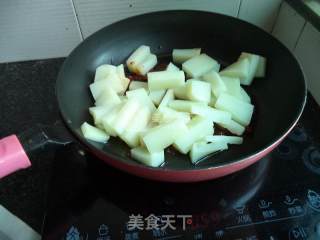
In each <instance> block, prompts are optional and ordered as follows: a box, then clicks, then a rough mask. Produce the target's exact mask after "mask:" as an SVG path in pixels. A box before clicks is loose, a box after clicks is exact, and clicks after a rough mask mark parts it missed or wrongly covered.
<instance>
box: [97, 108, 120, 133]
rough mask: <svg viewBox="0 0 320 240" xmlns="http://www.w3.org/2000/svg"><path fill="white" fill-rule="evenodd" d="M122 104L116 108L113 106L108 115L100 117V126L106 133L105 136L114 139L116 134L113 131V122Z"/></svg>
mask: <svg viewBox="0 0 320 240" xmlns="http://www.w3.org/2000/svg"><path fill="white" fill-rule="evenodd" d="M123 104H124V103H121V104H119V105H117V106H115V107H114V108H113V109H112V110H111V111H110V112H109V113H107V114H105V115H104V116H103V117H102V120H101V124H102V126H103V128H104V130H105V131H106V133H107V134H109V135H110V136H113V137H116V136H117V132H116V130H115V129H114V122H115V120H116V118H117V116H118V113H119V112H120V109H121V107H122V106H123Z"/></svg>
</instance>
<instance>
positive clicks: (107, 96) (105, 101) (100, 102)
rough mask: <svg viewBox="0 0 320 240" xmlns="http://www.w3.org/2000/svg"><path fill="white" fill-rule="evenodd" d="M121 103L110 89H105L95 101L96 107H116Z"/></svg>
mask: <svg viewBox="0 0 320 240" xmlns="http://www.w3.org/2000/svg"><path fill="white" fill-rule="evenodd" d="M120 102H121V100H120V98H119V96H118V94H117V93H116V92H115V91H114V90H113V89H112V88H105V89H103V91H102V92H101V93H100V95H99V96H98V98H97V99H96V102H95V105H96V106H104V105H112V104H113V105H116V104H119V103H120Z"/></svg>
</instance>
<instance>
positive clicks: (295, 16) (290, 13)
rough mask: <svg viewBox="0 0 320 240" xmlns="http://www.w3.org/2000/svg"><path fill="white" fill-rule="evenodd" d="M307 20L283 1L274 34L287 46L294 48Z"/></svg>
mask: <svg viewBox="0 0 320 240" xmlns="http://www.w3.org/2000/svg"><path fill="white" fill-rule="evenodd" d="M305 22H306V21H305V19H304V18H303V17H301V16H300V14H299V13H297V12H296V11H295V10H294V9H293V8H292V7H291V6H290V5H288V4H287V3H286V2H283V4H282V6H281V9H280V13H279V16H278V19H277V22H276V24H275V27H274V29H273V32H272V34H273V35H274V36H275V37H276V38H278V39H279V40H280V41H281V42H282V43H283V44H284V45H285V46H286V47H287V48H289V49H290V50H294V48H295V45H296V43H297V40H298V38H299V35H300V33H301V31H302V28H303V27H304V24H305Z"/></svg>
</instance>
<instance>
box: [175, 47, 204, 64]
mask: <svg viewBox="0 0 320 240" xmlns="http://www.w3.org/2000/svg"><path fill="white" fill-rule="evenodd" d="M200 53H201V48H191V49H173V51H172V59H173V62H175V63H178V64H181V63H184V62H185V61H187V60H189V59H190V58H193V57H195V56H199V55H200Z"/></svg>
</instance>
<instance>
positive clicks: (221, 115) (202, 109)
mask: <svg viewBox="0 0 320 240" xmlns="http://www.w3.org/2000/svg"><path fill="white" fill-rule="evenodd" d="M191 113H192V114H196V115H200V116H203V117H207V118H209V119H210V120H211V121H213V122H215V123H228V122H230V121H231V113H229V112H226V111H222V110H218V109H214V108H212V107H209V106H200V105H194V106H192V107H191Z"/></svg>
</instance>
